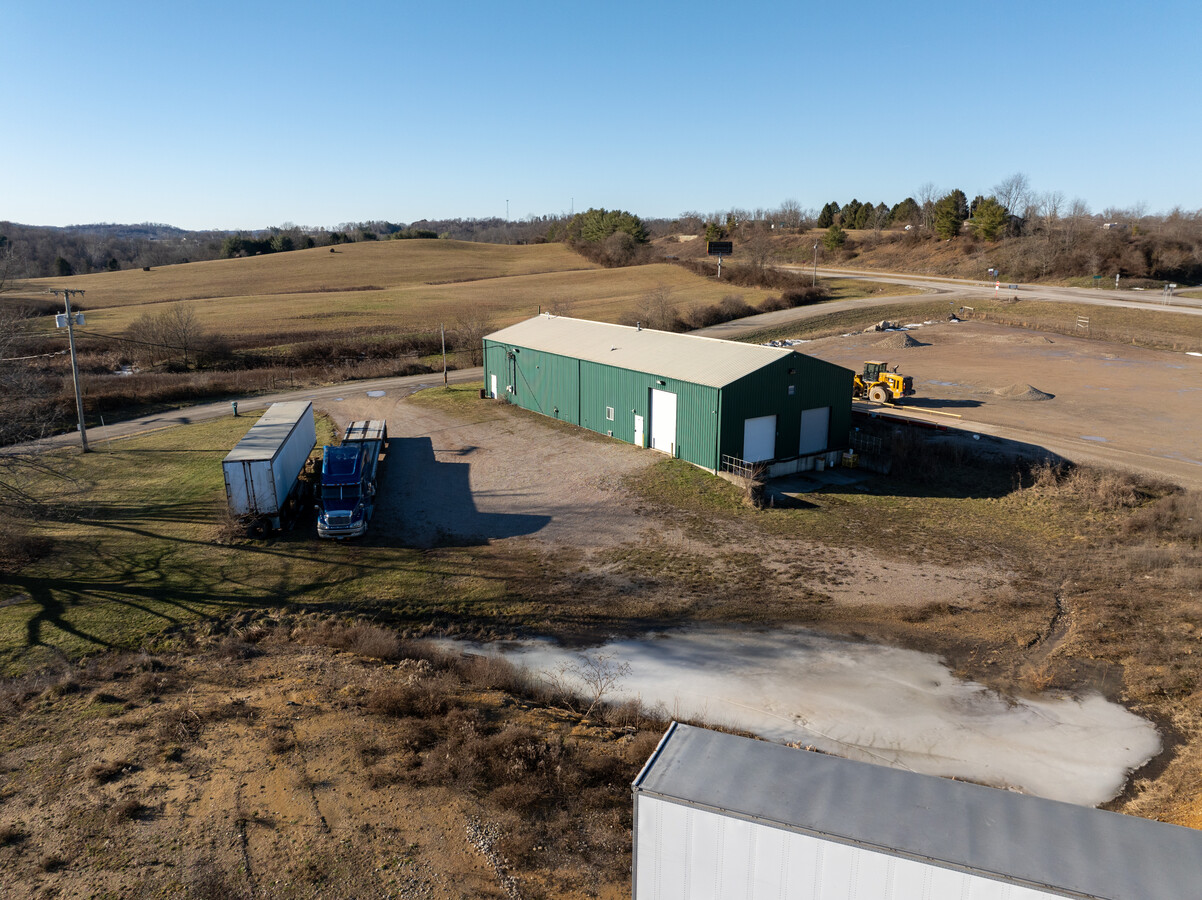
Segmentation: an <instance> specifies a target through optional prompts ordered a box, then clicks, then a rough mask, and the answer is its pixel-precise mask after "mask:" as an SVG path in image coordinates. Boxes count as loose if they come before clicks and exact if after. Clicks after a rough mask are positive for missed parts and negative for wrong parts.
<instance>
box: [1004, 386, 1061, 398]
mask: <svg viewBox="0 0 1202 900" xmlns="http://www.w3.org/2000/svg"><path fill="white" fill-rule="evenodd" d="M994 393H995V394H997V395H998V396H999V397H1005V398H1006V399H1007V400H1051V399H1052V398H1053V397H1055V396H1056V395H1055V394H1049V393H1048V392H1047V391H1041V390H1040V389H1039V388H1037V387H1032V386H1031V385H1029V384H1012V385H1010V387H1007V388H1001V389H1000V390H996V391H994Z"/></svg>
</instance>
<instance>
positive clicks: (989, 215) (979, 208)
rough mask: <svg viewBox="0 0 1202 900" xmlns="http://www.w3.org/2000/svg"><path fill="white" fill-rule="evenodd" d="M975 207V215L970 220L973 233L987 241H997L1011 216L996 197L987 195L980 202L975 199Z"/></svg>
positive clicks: (969, 223)
mask: <svg viewBox="0 0 1202 900" xmlns="http://www.w3.org/2000/svg"><path fill="white" fill-rule="evenodd" d="M973 207H974V208H975V211H974V214H973V217H972V218H971V219H969V221H968V225H969V227H970V228H971V229H972V233H973V234H975V235H976V236H977V237H979V238H982V239H984V240H987V241H996V240H997V239H998V238H1000V237H1001V236H1002V235H1003V234H1004V233H1005V231H1006V223H1007V222H1008V221H1009V218H1010V216H1009V213H1007V212H1006V207H1004V206H1002V204H1000V203H998V202H997V198H996V197H992V196H991V197H987V198H985V199H984V200H981V201H980V202H977V201H976V200H974V201H973Z"/></svg>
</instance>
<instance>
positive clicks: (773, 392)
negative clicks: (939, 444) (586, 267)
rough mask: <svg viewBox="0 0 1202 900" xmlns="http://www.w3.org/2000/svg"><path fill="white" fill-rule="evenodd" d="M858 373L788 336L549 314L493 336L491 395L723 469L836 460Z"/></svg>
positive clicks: (788, 468) (802, 466) (787, 467)
mask: <svg viewBox="0 0 1202 900" xmlns="http://www.w3.org/2000/svg"><path fill="white" fill-rule="evenodd" d="M852 378H853V373H852V372H851V371H850V370H849V369H845V368H843V367H842V366H837V365H834V364H832V363H828V362H824V361H822V360H819V359H814V358H813V357H810V356H805V355H804V354H801V353H798V352H796V351H794V350H789V349H787V348H777V347H764V346H759V345H755V344H740V343H737V342H735V341H723V340H718V339H715V338H708V337H699V336H696V335H688V334H672V333H669V332H665V331H652V330H651V329H648V328H639V327H629V326H624V325H610V324H607V323H605V322H589V321H585V320H583V319H570V318H566V317H563V316H553V315H549V314H543V315H540V316H536V317H535V318H532V319H527V320H526V321H524V322H519V323H518V324H516V325H512V326H510V327H509V328H503V329H501V330H500V331H497V332H494V333H493V334H490V335H488V336H487V337H486V338H484V382H485V386H486V389H487V391H488V394H489V396H491V397H494V398H497V399H505V400H508V401H509V402H510V403H513V404H516V405H517V406H521V407H523V408H525V409H529V410H533V411H535V412H539V413H542V414H543V415H546V416H552V417H554V418H556V419H560V420H562V421H564V422H570V423H572V424H573V425H579V426H581V427H583V428H588V429H590V430H592V431H596V432H599V433H601V434H605V435H608V436H609V437H612V438H615V439H617V440H621V441H626V442H627V443H632V444H635V445H636V446H638V447H647V448H650V449H652V450H659V451H660V452H663V453H667V454H668V455H669V456H673V457H676V458H679V459H683V460H687V461H688V462H691V463H693V464H694V465H696V466H700V467H701V468H703V469H708V470H709V471H711V472H715V471H718V470H719V469H729V470H731V471H736V472H738V471H740V469H743V468H745V467H747V466H751V465H760V466H763V467H764V468H765V469H767V470H768V472H769V474H772V475H778V474H787V473H791V472H797V471H803V470H806V469H811V468H815V467H816V466H818V465H820V464H828V463H829V464H833V463H834V462H836V461H837V458H838V453H839V451H840V450H842V449H843V448H845V447H846V446H847V435H848V431H849V429H850V423H851V395H852Z"/></svg>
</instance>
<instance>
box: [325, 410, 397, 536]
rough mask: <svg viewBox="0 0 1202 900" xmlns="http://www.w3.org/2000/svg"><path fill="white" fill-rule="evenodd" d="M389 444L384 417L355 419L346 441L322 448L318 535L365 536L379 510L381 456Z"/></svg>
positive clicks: (343, 439) (347, 433) (350, 426)
mask: <svg viewBox="0 0 1202 900" xmlns="http://www.w3.org/2000/svg"><path fill="white" fill-rule="evenodd" d="M387 446H388V424H387V423H386V422H385V421H384V420H383V419H371V420H369V421H363V422H352V423H351V424H350V425H348V426H347V428H346V433H345V434H344V435H343V438H342V443H341V444H340V445H339V446H337V447H331V446H326V447H323V448H322V460H321V488H320V494H319V496H318V503H317V536H318V537H323V538H339V539H341V538H348V537H362V536H363V535H364V534H366V533H367V523H368V522H369V521H370V519H371V516H372V513H373V512H374V511H375V503H376V500H375V498H376V482H377V478H378V476H379V471H380V460H381V458H382V457H383V456H384V453H385V451H386V449H387Z"/></svg>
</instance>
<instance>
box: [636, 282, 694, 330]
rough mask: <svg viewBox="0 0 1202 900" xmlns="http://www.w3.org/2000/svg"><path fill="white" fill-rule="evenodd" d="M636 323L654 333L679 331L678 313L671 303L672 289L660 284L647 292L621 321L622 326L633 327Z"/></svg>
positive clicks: (674, 305)
mask: <svg viewBox="0 0 1202 900" xmlns="http://www.w3.org/2000/svg"><path fill="white" fill-rule="evenodd" d="M636 322H637V323H639V324H641V325H642V326H643V327H644V328H652V329H654V330H656V331H679V330H680V327H681V322H680V311H679V310H678V309H677V307H676V304H675V303H673V302H672V288H671V287H670V286H669V285H666V284H661V285H658V286H656V287H654V288H652V289H651V290H649V291H648V292H647V293H645V294H644V295H643V296H642V297H640V298H639V299H638V301H637V302H636V303H635V306H634V309H633V310H632V311H631V312H630V313H628V314H627V315H626V316H625V317H624V318H623V319H622V324H624V325H634V324H635V323H636Z"/></svg>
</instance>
